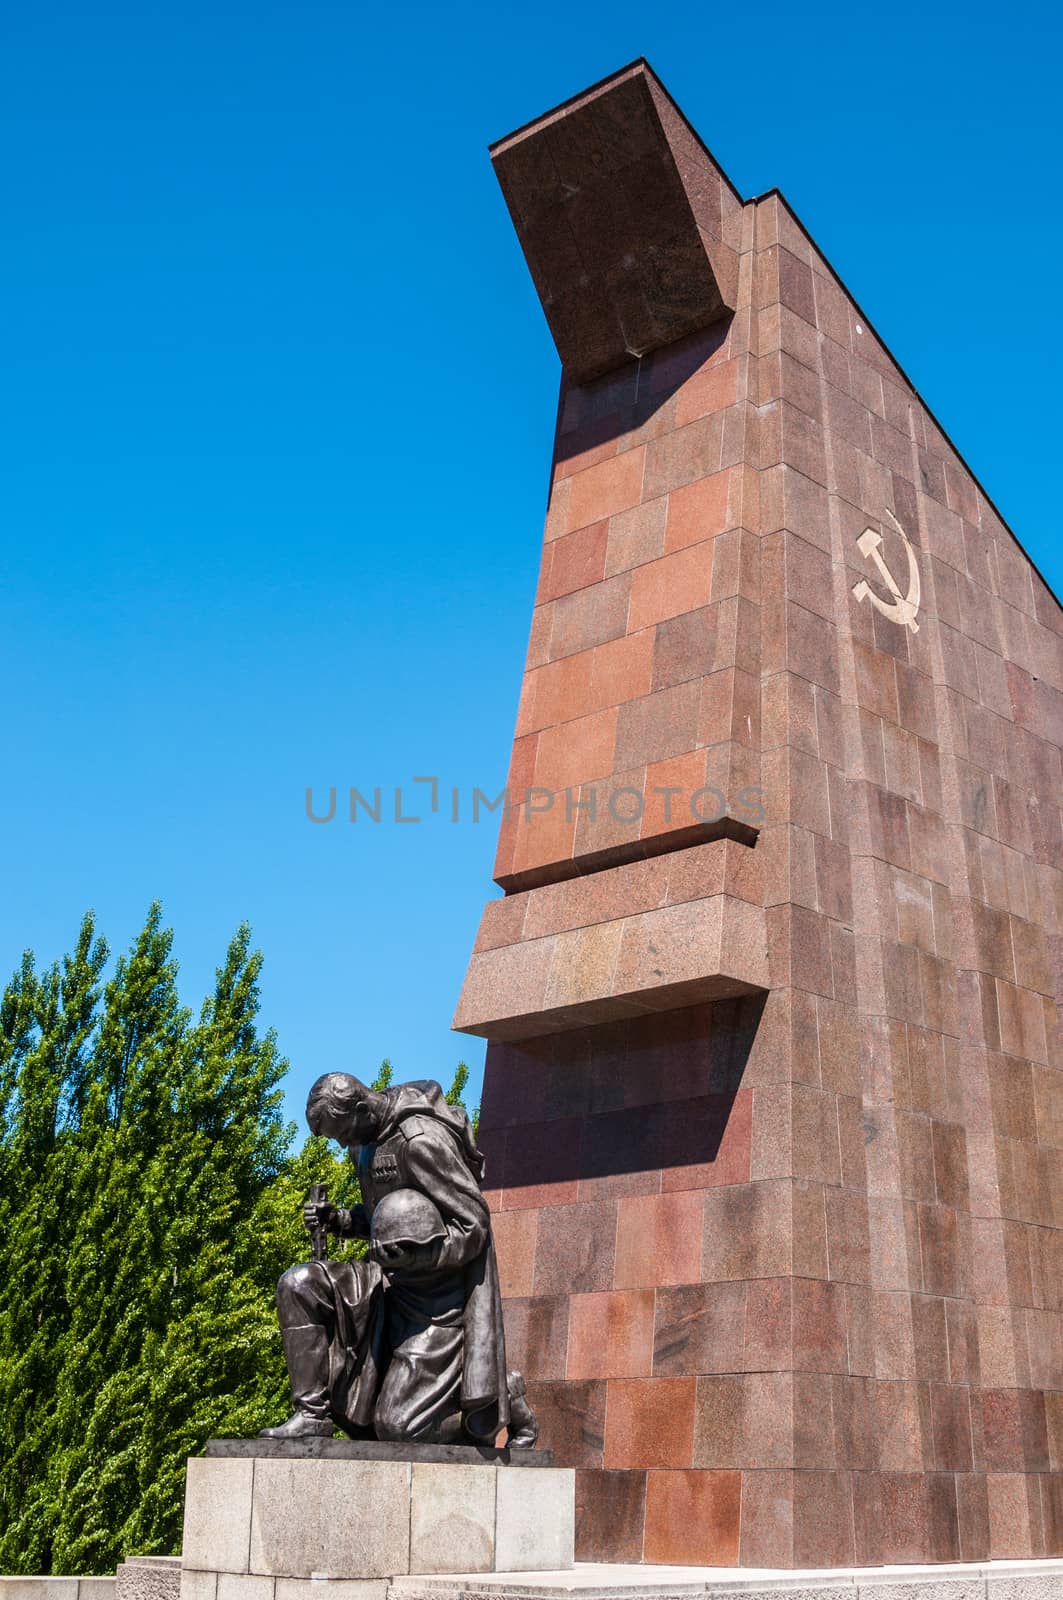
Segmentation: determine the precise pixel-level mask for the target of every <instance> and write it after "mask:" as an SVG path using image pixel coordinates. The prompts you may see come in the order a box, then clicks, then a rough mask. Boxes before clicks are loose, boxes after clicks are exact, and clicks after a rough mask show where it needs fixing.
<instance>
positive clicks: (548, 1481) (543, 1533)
mask: <svg viewBox="0 0 1063 1600" xmlns="http://www.w3.org/2000/svg"><path fill="white" fill-rule="evenodd" d="M574 1539H575V1474H574V1473H573V1472H572V1470H571V1469H568V1468H556V1467H540V1468H539V1469H538V1470H537V1471H535V1472H521V1471H514V1470H513V1469H512V1467H510V1466H507V1465H504V1464H497V1463H485V1462H482V1461H481V1462H477V1463H476V1464H475V1465H473V1464H466V1463H462V1464H455V1463H453V1462H436V1461H425V1460H423V1459H416V1460H411V1459H409V1457H407V1459H405V1460H401V1459H389V1460H372V1459H369V1460H367V1459H359V1458H334V1457H327V1458H321V1457H313V1456H311V1457H307V1456H277V1455H275V1454H272V1453H271V1454H269V1455H258V1456H242V1457H241V1456H228V1455H226V1456H207V1457H194V1458H193V1459H191V1460H190V1461H189V1463H188V1476H187V1480H186V1493H185V1523H184V1546H183V1556H182V1574H181V1590H180V1600H315V1597H316V1600H383V1591H382V1590H380V1591H379V1593H378V1586H379V1584H381V1583H383V1582H384V1581H386V1580H388V1579H390V1578H392V1577H395V1576H396V1575H398V1574H409V1573H420V1574H431V1573H440V1572H453V1571H455V1570H459V1569H460V1570H461V1571H462V1572H469V1571H473V1572H485V1573H491V1572H497V1571H499V1570H503V1569H504V1570H506V1571H523V1572H535V1571H541V1570H552V1571H555V1570H565V1569H567V1568H570V1567H571V1566H572V1561H573V1547H574ZM307 1584H309V1585H311V1588H309V1589H308V1588H306V1587H305V1586H306V1585H307ZM0 1600H2V1597H0ZM48 1600H52V1597H48ZM56 1600H78V1597H77V1596H69V1597H66V1596H63V1597H56Z"/></svg>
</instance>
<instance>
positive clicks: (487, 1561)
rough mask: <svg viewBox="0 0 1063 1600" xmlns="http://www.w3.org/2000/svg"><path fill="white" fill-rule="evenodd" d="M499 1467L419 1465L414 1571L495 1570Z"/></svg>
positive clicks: (414, 1507)
mask: <svg viewBox="0 0 1063 1600" xmlns="http://www.w3.org/2000/svg"><path fill="white" fill-rule="evenodd" d="M505 1476H506V1473H505V1472H504V1471H499V1469H498V1468H497V1467H488V1466H484V1467H458V1466H434V1465H421V1464H420V1463H415V1464H414V1468H413V1499H412V1505H411V1514H410V1571H411V1572H453V1571H454V1570H455V1568H456V1567H459V1566H460V1567H461V1568H462V1569H463V1570H464V1571H467V1572H491V1571H492V1570H493V1569H494V1566H495V1498H496V1496H495V1486H496V1484H497V1483H498V1481H499V1479H500V1478H502V1477H505Z"/></svg>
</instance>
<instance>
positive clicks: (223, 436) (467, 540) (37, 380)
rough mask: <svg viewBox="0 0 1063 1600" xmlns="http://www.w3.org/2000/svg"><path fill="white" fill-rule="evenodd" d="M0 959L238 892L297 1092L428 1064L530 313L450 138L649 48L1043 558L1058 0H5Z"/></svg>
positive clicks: (448, 1058)
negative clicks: (396, 801) (390, 816)
mask: <svg viewBox="0 0 1063 1600" xmlns="http://www.w3.org/2000/svg"><path fill="white" fill-rule="evenodd" d="M0 18H2V23H0V130H2V139H3V148H4V155H5V159H4V163H3V175H2V178H0V291H2V304H3V312H2V319H3V354H4V360H3V380H2V384H0V530H2V532H0V542H2V568H0V570H2V579H3V581H2V588H0V608H2V610H0V619H2V633H0V637H2V651H3V658H4V660H3V671H4V683H5V686H6V694H5V697H4V718H3V752H4V774H3V782H2V784H0V860H2V874H0V970H3V971H5V972H6V971H8V970H10V969H11V968H12V967H13V966H14V965H15V963H16V962H17V960H18V957H19V954H20V952H21V950H22V949H23V947H24V946H26V945H29V946H32V947H33V948H34V949H36V951H37V952H38V955H39V956H40V957H41V958H42V959H50V958H52V957H53V956H55V955H57V954H59V953H60V952H61V951H62V950H63V949H64V948H66V947H67V946H68V944H69V943H70V941H71V939H72V938H73V935H74V931H75V929H76V926H77V923H78V920H79V918H80V916H81V913H82V912H83V911H84V910H85V908H86V907H89V906H93V907H95V909H96V911H97V913H98V916H99V920H100V924H101V926H102V928H103V930H104V931H105V932H106V933H107V935H108V936H109V938H110V939H111V941H112V943H114V944H120V945H124V944H126V943H127V942H128V940H129V939H130V938H131V936H132V935H133V933H134V931H135V930H136V928H137V927H138V926H139V924H140V922H141V920H142V918H143V916H144V913H145V911H146V908H147V905H148V902H149V901H150V900H151V899H152V898H153V897H159V898H160V899H161V900H162V901H163V903H164V906H165V910H166V914H167V917H168V919H169V921H170V922H171V923H172V924H173V926H174V928H175V930H176V941H177V952H178V955H179V958H180V961H181V967H182V983H183V987H184V990H185V994H186V997H187V998H188V999H189V1000H190V1001H191V1002H193V1003H194V1004H197V1005H198V1002H199V998H200V996H201V994H202V993H203V991H204V990H205V988H206V987H207V985H208V984H209V982H210V978H211V974H212V972H213V968H214V966H215V965H216V963H217V962H218V961H219V960H220V959H221V956H222V953H223V950H224V947H225V944H226V941H227V939H228V937H229V935H230V933H231V931H232V929H233V928H234V926H235V925H236V923H237V922H238V921H239V920H240V919H242V918H248V919H249V920H250V921H251V923H252V924H253V927H254V931H255V936H256V939H257V941H258V942H259V943H260V945H261V946H262V948H263V949H264V951H265V954H266V969H265V977H264V1008H263V1009H264V1017H265V1020H266V1021H267V1022H269V1023H272V1024H273V1025H275V1026H276V1028H277V1030H278V1033H279V1036H280V1041H281V1045H282V1047H283V1049H284V1051H285V1052H286V1053H287V1055H288V1056H289V1057H290V1058H291V1063H292V1069H291V1078H290V1088H291V1103H292V1108H293V1111H294V1110H296V1109H299V1108H300V1107H301V1102H302V1099H303V1095H304V1093H305V1088H306V1085H307V1084H308V1083H309V1081H310V1080H311V1079H312V1078H313V1077H314V1076H315V1075H316V1074H317V1073H318V1072H319V1071H322V1070H324V1069H326V1068H332V1067H353V1068H356V1069H365V1070H371V1069H372V1068H373V1067H374V1066H375V1064H376V1063H377V1062H378V1061H379V1059H380V1058H381V1057H382V1056H383V1055H390V1056H391V1057H392V1058H393V1059H394V1061H395V1064H396V1068H397V1071H398V1072H399V1074H400V1075H406V1076H411V1077H412V1076H421V1075H430V1076H438V1077H441V1078H443V1079H444V1080H446V1079H447V1078H448V1076H449V1074H450V1072H451V1071H452V1069H453V1066H454V1064H455V1062H456V1061H457V1060H458V1058H459V1056H460V1055H461V1054H462V1053H463V1052H464V1053H465V1054H466V1055H467V1058H468V1060H469V1062H470V1064H471V1066H472V1067H473V1069H474V1075H475V1077H476V1078H477V1079H478V1078H479V1073H480V1067H481V1063H482V1057H483V1046H482V1045H481V1044H480V1042H479V1041H476V1040H463V1039H462V1038H460V1037H459V1036H457V1035H451V1034H450V1032H449V1022H450V1017H451V1014H452V1012H453V1008H454V1004H455V1001H456V998H457V994H458V989H459V986H460V982H461V978H462V975H463V972H464V967H465V962H466V960H467V957H468V953H469V949H470V946H471V943H472V940H473V937H474V934H475V930H476V926H477V921H478V918H479V914H480V908H481V904H482V902H483V900H484V899H485V898H486V897H487V896H488V895H489V894H490V893H493V892H494V891H493V889H492V885H491V866H492V860H493V854H494V842H495V832H496V824H495V823H494V822H493V821H492V820H490V819H488V820H486V821H483V822H481V823H480V825H479V826H477V827H473V826H471V825H470V824H468V823H461V824H459V825H457V826H455V825H453V824H451V823H449V822H448V821H447V819H446V812H445V810H444V811H443V812H442V813H441V814H440V815H438V816H436V817H435V818H429V819H427V820H426V821H424V822H422V823H420V824H417V825H406V826H396V825H395V824H394V822H392V823H391V824H390V825H385V824H384V823H381V824H380V825H378V826H373V825H372V824H367V823H366V822H365V821H364V819H363V820H361V821H360V822H359V823H358V824H357V825H356V826H354V827H352V826H350V825H349V824H348V823H346V822H344V821H342V820H340V819H337V821H335V822H334V823H332V824H330V825H328V826H324V827H315V826H313V825H311V824H310V823H308V822H307V821H306V819H305V817H304V811H303V797H304V790H305V787H306V786H307V785H308V784H313V785H314V786H315V789H316V791H317V793H318V794H319V795H321V796H324V795H325V793H326V791H327V787H328V785H329V784H336V785H337V786H339V787H340V789H341V792H342V791H343V790H344V789H345V788H346V787H347V786H349V785H351V784H354V785H357V786H358V787H360V788H362V789H367V790H371V789H372V788H373V787H374V786H375V785H376V784H380V785H381V786H383V787H384V789H385V791H386V792H387V791H388V790H390V789H391V788H392V787H393V786H394V785H395V784H406V785H407V793H408V794H409V795H410V796H411V799H412V795H413V791H412V790H411V789H410V788H409V780H410V779H411V778H412V777H413V776H414V775H416V774H425V775H427V774H437V775H438V776H439V778H440V780H441V782H442V784H443V785H444V786H445V787H446V788H449V787H450V786H451V785H458V786H459V787H460V788H461V790H462V791H463V794H467V793H468V792H469V791H470V790H471V788H472V787H473V785H480V786H481V787H483V788H484V789H488V790H490V791H491V792H492V793H494V792H496V791H497V790H498V789H499V788H500V787H501V786H502V784H503V782H504V779H505V771H506V765H507V760H508V754H509V745H510V739H511V736H512V725H513V718H514V713H515V707H516V699H517V692H518V687H519V679H520V672H521V666H522V661H523V653H524V647H525V640H526V633H527V626H528V621H529V616H530V607H531V598H532V592H533V588H534V582H535V574H536V569H537V562H538V553H539V545H540V537H541V526H542V514H543V502H544V492H545V483H546V473H547V467H548V458H549V446H550V435H551V428H552V423H553V408H554V400H555V393H556V384H557V377H558V367H557V359H556V356H555V354H554V351H553V347H552V345H551V343H550V339H549V336H548V333H547V330H546V326H545V323H544V321H543V319H542V316H541V313H540V311H539V307H538V303H537V301H536V299H535V295H534V292H533V290H532V286H531V282H530V279H529V278H528V275H527V272H526V270H525V267H524V265H523V261H522V259H521V256H520V252H519V249H518V246H517V243H516V240H515V237H514V235H513V232H512V229H511V227H510V224H509V220H508V218H507V215H506V211H505V207H504V205H503V203H502V200H501V196H500V194H499V192H498V190H497V187H496V184H495V181H494V178H493V176H492V173H491V169H490V165H489V162H488V159H487V154H486V150H485V145H486V144H487V142H488V140H490V139H494V138H498V137H500V136H501V135H502V134H504V133H507V132H508V131H510V129H512V128H514V127H516V126H517V125H518V124H520V123H522V122H524V121H526V120H527V119H529V118H530V117H533V116H535V115H537V114H538V113H539V112H541V111H543V110H545V109H546V108H547V107H549V106H551V105H553V104H554V103H555V102H557V101H558V100H561V99H563V98H565V97H567V96H568V95H571V94H573V93H575V92H576V91H578V90H580V89H582V88H583V87H584V86H585V85H587V84H588V83H590V82H591V81H593V80H595V79H597V78H599V77H602V76H603V75H604V74H606V73H608V72H610V71H612V70H613V69H614V68H616V67H617V66H620V65H621V64H623V63H624V62H626V61H628V60H630V59H631V58H632V57H634V56H636V55H640V54H642V55H646V56H647V57H648V58H649V60H650V62H651V63H652V65H653V66H654V68H655V69H656V70H657V72H658V73H659V74H660V75H661V77H662V78H663V80H664V82H665V83H666V84H667V86H668V87H669V89H670V90H671V92H672V93H673V95H674V96H675V97H676V99H677V100H678V102H679V104H680V105H681V106H682V107H683V108H684V110H685V111H686V113H687V115H688V116H689V117H690V118H691V120H692V121H693V122H694V124H695V125H696V126H697V128H698V129H699V130H700V132H701V134H702V136H703V137H704V138H705V140H706V142H707V143H708V144H709V146H710V148H711V149H712V150H713V151H714V153H715V154H716V156H717V158H718V159H719V160H720V161H721V163H722V164H723V165H724V166H725V167H726V169H727V170H728V172H729V174H730V176H731V177H732V179H733V180H734V182H735V183H736V184H737V186H738V188H739V189H740V190H741V191H742V192H743V193H745V194H752V193H759V192H761V191H762V190H764V189H766V188H769V187H770V186H772V185H774V184H778V185H779V186H780V187H781V188H782V189H783V190H784V192H785V194H786V195H787V198H788V199H789V201H790V202H791V204H792V205H793V206H794V207H795V208H796V210H797V211H798V214H799V215H800V216H801V217H802V219H803V220H804V222H805V224H806V226H807V227H808V228H809V229H810V231H811V232H812V234H813V236H814V237H815V238H816V239H817V241H818V242H819V244H820V246H821V248H822V249H823V250H824V251H825V253H826V254H827V256H828V258H829V259H830V260H831V261H832V262H833V264H834V266H835V267H836V268H837V270H838V271H839V272H840V273H841V274H842V276H843V278H844V279H845V280H846V281H847V282H848V284H849V285H850V287H851V288H852V290H853V291H854V293H855V294H856V296H857V298H858V299H859V300H860V301H861V302H862V304H863V306H864V309H865V311H866V312H867V313H868V315H869V316H870V318H871V319H872V321H873V322H874V323H875V324H876V326H877V328H878V330H879V332H880V333H881V334H882V335H883V336H884V337H885V339H886V340H887V342H888V343H889V344H890V345H891V346H892V348H893V350H894V351H895V353H896V354H897V356H898V357H899V359H900V360H901V362H902V363H903V364H904V365H905V366H906V367H907V370H908V372H909V373H910V375H911V376H912V378H913V380H914V381H915V382H916V384H917V385H918V387H919V388H920V390H921V391H922V393H923V394H924V396H925V397H926V398H927V399H928V401H929V402H930V404H931V405H932V407H933V408H934V409H935V410H936V411H937V413H938V415H939V417H940V418H941V420H942V421H943V423H944V425H945V426H946V428H947V429H948V430H949V432H950V433H951V434H952V436H953V438H954V439H955V440H956V442H957V444H958V445H959V447H960V449H961V450H963V451H964V453H965V454H966V456H967V458H968V460H969V461H970V463H971V465H972V466H973V468H974V470H975V471H976V473H978V474H979V475H980V477H981V479H982V481H983V483H984V484H985V486H986V488H987V489H988V491H989V492H990V494H991V495H993V497H994V498H995V499H996V500H997V502H998V504H999V505H1000V507H1001V509H1002V510H1003V512H1004V514H1005V516H1007V517H1008V519H1009V520H1010V522H1011V524H1012V526H1013V527H1014V528H1015V530H1016V532H1017V533H1018V534H1019V536H1020V538H1021V539H1022V540H1023V541H1024V542H1025V544H1026V546H1027V548H1028V549H1029V550H1030V552H1031V553H1032V554H1033V556H1034V557H1035V559H1036V560H1037V561H1038V562H1039V564H1040V565H1041V567H1042V569H1043V571H1044V572H1045V573H1046V574H1047V576H1048V577H1049V578H1050V580H1051V581H1052V582H1053V583H1054V584H1055V586H1056V588H1057V590H1058V589H1059V588H1060V587H1061V586H1063V561H1061V554H1060V537H1059V510H1058V504H1059V498H1058V460H1059V440H1060V435H1061V432H1063V428H1061V416H1060V411H1061V397H1060V382H1059V372H1060V367H1059V352H1060V344H1061V337H1060V336H1061V327H1060V295H1059V284H1058V259H1059V254H1060V248H1061V242H1063V241H1061V239H1060V212H1059V199H1060V196H1059V187H1058V177H1059V167H1060V141H1059V120H1058V119H1059V81H1058V80H1059V67H1060V24H1059V21H1058V13H1057V12H1056V9H1055V8H1052V7H1050V6H1049V5H1048V4H1045V5H1043V6H1038V5H1032V4H1026V3H1022V0H1020V3H1018V4H1016V5H1012V6H1009V7H1007V8H1006V9H1005V10H1004V11H1001V10H1000V8H999V7H998V6H989V5H986V4H975V5H965V6H962V7H961V6H959V5H956V6H954V7H950V8H947V9H946V8H943V7H940V6H935V5H934V4H933V3H931V4H919V5H913V4H910V3H902V4H900V5H892V6H890V7H889V8H888V9H886V10H884V9H883V8H881V7H878V8H872V7H863V6H860V7H858V6H853V5H847V6H840V5H839V6H835V7H822V6H818V7H817V6H811V7H810V6H798V5H794V4H793V3H792V0H786V3H785V4H783V3H778V0H766V3H765V4H762V5H760V6H758V7H756V8H755V9H754V10H750V8H748V7H742V6H733V7H723V8H721V7H719V6H706V5H703V4H698V5H693V4H678V5H671V6H668V5H663V6H662V5H635V4H630V3H627V0H609V3H607V4H603V3H594V4H583V5H573V4H571V3H567V4H564V5H562V4H558V3H556V0H547V3H545V4H542V3H540V4H536V5H534V6H530V5H529V6H522V7H520V8H517V7H512V8H509V9H504V8H499V7H498V6H497V5H490V6H488V5H483V6H475V5H463V4H460V3H459V4H454V5H438V4H435V5H431V6H408V5H407V6H404V7H402V8H398V7H382V6H377V7H373V8H369V7H366V6H360V5H355V4H348V5H342V6H341V5H336V6H328V5H321V4H316V3H314V0H301V3H299V4H295V3H290V4H270V3H268V0H265V3H264V0H256V3H255V4H253V5H252V4H244V5H233V4H224V3H223V4H220V5H219V4H217V3H211V4H207V3H201V0H189V3H187V4H183V5H179V4H177V3H175V0H158V3H155V4H135V5H131V4H127V5H103V4H100V5H97V6H92V5H87V4H86V5H69V4H63V3H62V0H59V3H57V4H44V5H38V6H32V5H25V4H22V3H18V4H16V3H15V0H3V4H2V6H0Z"/></svg>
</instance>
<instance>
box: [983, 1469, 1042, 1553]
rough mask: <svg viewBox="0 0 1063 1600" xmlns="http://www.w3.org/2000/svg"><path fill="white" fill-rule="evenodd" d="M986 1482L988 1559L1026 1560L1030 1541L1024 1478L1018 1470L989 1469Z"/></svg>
mask: <svg viewBox="0 0 1063 1600" xmlns="http://www.w3.org/2000/svg"><path fill="white" fill-rule="evenodd" d="M985 1484H986V1492H987V1495H988V1500H989V1558H990V1560H991V1561H1004V1560H1008V1559H1009V1558H1010V1559H1011V1560H1016V1561H1024V1560H1029V1559H1030V1558H1031V1555H1032V1544H1031V1539H1030V1513H1029V1505H1028V1503H1027V1499H1026V1479H1025V1477H1024V1476H1023V1474H1022V1473H1021V1472H1013V1473H994V1472H988V1473H987V1474H986V1479H985Z"/></svg>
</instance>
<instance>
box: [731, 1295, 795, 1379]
mask: <svg viewBox="0 0 1063 1600" xmlns="http://www.w3.org/2000/svg"><path fill="white" fill-rule="evenodd" d="M792 1320H793V1279H792V1278H789V1277H786V1278H761V1279H758V1280H757V1281H755V1282H751V1283H749V1285H748V1286H747V1290H746V1326H745V1337H744V1348H745V1360H744V1362H743V1366H744V1368H745V1370H746V1371H747V1372H756V1371H766V1372H785V1371H788V1370H790V1367H791V1365H792V1361H793V1328H792Z"/></svg>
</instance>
